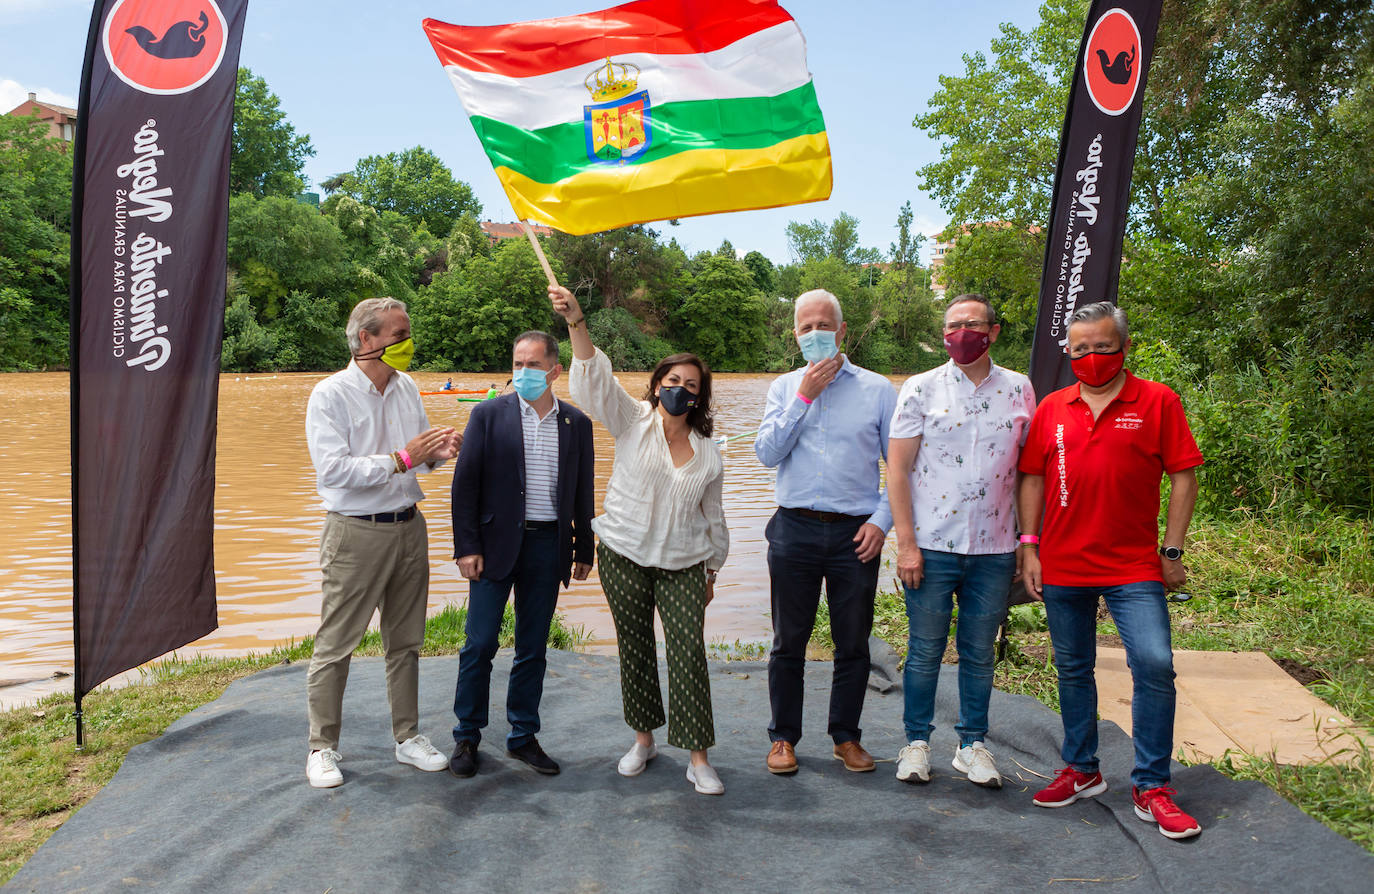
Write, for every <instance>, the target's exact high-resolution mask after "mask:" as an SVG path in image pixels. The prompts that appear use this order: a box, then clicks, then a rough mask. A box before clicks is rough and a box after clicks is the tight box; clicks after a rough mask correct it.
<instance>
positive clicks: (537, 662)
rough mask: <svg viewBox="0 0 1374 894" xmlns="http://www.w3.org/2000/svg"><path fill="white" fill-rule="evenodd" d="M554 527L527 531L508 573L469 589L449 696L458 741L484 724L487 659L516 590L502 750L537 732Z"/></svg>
mask: <svg viewBox="0 0 1374 894" xmlns="http://www.w3.org/2000/svg"><path fill="white" fill-rule="evenodd" d="M561 577H562V575H561V574H560V573H559V567H558V529H557V528H550V529H548V530H526V531H525V533H524V538H523V540H522V542H521V545H520V555H519V557H518V558H517V559H516V560H515V568H514V570H512V572H511V574H510V576H509V577H505V578H502V579H500V580H491V579H490V578H487V577H480V578H478V579H477V580H475V581H472V583H471V589H470V590H469V592H468V618H467V625H466V626H465V628H464V630H465V631H466V634H467V639H466V641H465V642H464V643H463V648H462V649H461V650H460V651H459V652H458V687H457V692H456V693H455V694H454V697H453V713H454V715H455V716H456V717H457V718H458V723H457V725H456V726H454V727H453V738H454V741H456V742H472V743H474V744H476V743H477V742H480V741H481V739H482V729H483V727H485V726H486V725H487V710H488V707H489V704H490V701H491V660H492V658H493V657H495V655H496V647H497V644H498V639H499V637H500V635H501V618H502V616H503V615H504V614H505V612H506V600H507V599H508V598H509V597H510V592H511V588H512V587H514V589H515V662H514V663H513V664H512V665H511V669H510V685H509V686H508V688H507V690H506V719H507V721H508V722H509V723H510V733H509V735H507V737H506V748H508V749H514V748H519V747H520V746H521V745H524V744H526V743H527V742H529V741H531V740H532V739H534V737H535V734H536V733H538V732H539V701H540V699H541V698H543V695H544V669H545V668H546V667H547V665H548V660H547V654H548V641H549V625H550V624H551V623H552V621H553V612H554V608H555V607H557V605H558V584H559V582H560V579H561Z"/></svg>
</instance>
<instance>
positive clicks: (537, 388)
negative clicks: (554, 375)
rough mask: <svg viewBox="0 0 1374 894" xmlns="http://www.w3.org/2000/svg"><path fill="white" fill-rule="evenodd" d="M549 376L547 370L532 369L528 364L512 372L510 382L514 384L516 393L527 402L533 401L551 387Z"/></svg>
mask: <svg viewBox="0 0 1374 894" xmlns="http://www.w3.org/2000/svg"><path fill="white" fill-rule="evenodd" d="M548 376H549V374H548V371H547V370H542V369H531V368H530V367H528V366H526V367H522V368H520V369H517V370H516V371H515V372H514V373H512V374H511V377H510V379H511V382H510V383H511V385H512V386H514V388H515V393H516V394H518V395H520V396H521V397H523V398H524V399H525V400H526V401H527V402H529V403H533V402H534V401H536V400H538V399H539V395H541V394H543V393H544V391H545V389H547V388H548V387H549V383H548Z"/></svg>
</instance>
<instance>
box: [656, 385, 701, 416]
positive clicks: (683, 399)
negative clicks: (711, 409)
mask: <svg viewBox="0 0 1374 894" xmlns="http://www.w3.org/2000/svg"><path fill="white" fill-rule="evenodd" d="M658 402H659V403H660V404H662V405H663V410H664V412H666V413H667V414H668V415H669V416H681V415H682V414H683V413H686V412H687V411H688V410H690V409H692V408H693V407H695V406H696V405H697V396H696V395H695V394H693V393H692V392H690V391H688V390H687V389H686V388H683V387H682V386H681V385H672V386H668V385H665V386H663V387H662V388H660V389H659V390H658Z"/></svg>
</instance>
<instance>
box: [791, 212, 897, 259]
mask: <svg viewBox="0 0 1374 894" xmlns="http://www.w3.org/2000/svg"><path fill="white" fill-rule="evenodd" d="M787 248H788V251H789V252H791V254H792V257H793V258H794V259H795V260H796V261H797V262H798V263H802V264H805V263H806V262H807V261H814V260H819V259H820V258H827V257H829V258H838V259H839V260H840V262H841V263H844V264H861V263H867V262H869V261H874V260H877V259H878V256H877V253H876V252H875V251H874V250H872V249H864V248H861V247H860V246H859V221H858V219H857V218H855V217H854V216H852V215H850V214H847V213H845V212H840V216H839V217H837V218H835V219H834V220H833V221H831V222H830V223H829V224H828V225H827V224H826V223H825V222H824V221H822V220H819V219H813V220H811V221H809V222H807V223H802V222H801V221H795V220H794V221H792V222H791V223H789V224H788V225H787Z"/></svg>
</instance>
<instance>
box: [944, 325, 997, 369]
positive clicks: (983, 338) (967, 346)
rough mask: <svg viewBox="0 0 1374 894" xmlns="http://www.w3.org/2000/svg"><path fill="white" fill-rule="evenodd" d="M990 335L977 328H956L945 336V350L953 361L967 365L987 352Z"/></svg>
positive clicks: (990, 341) (990, 339)
mask: <svg viewBox="0 0 1374 894" xmlns="http://www.w3.org/2000/svg"><path fill="white" fill-rule="evenodd" d="M990 344H992V337H991V336H990V335H989V334H988V333H986V332H979V331H978V330H977V329H956V330H954V331H953V332H950V333H948V334H947V335H946V336H945V350H946V351H948V352H949V356H950V357H951V358H953V360H954V362H955V363H959V364H964V365H967V364H969V363H972V362H973V361H975V360H977V359H978V358H979V357H982V356H983V354H985V353H987V350H988V345H990Z"/></svg>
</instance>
